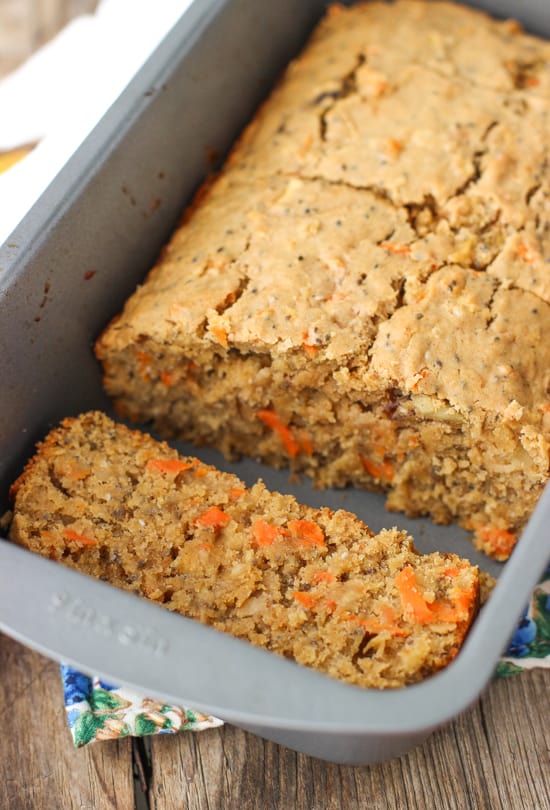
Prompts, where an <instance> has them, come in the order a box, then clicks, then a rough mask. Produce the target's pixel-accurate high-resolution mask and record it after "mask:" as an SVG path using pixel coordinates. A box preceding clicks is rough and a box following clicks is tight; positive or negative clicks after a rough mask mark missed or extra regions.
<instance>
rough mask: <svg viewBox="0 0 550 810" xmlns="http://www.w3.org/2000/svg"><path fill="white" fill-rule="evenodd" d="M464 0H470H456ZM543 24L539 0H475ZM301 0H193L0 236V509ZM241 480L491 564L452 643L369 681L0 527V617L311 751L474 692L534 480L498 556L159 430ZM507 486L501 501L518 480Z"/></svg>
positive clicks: (339, 758) (426, 713)
mask: <svg viewBox="0 0 550 810" xmlns="http://www.w3.org/2000/svg"><path fill="white" fill-rule="evenodd" d="M473 5H474V4H473ZM475 5H477V6H478V7H483V8H486V9H487V10H489V11H491V12H493V13H495V14H500V15H507V14H515V13H516V12H517V11H519V10H520V9H521V16H522V22H523V23H524V25H525V26H526V27H527V28H529V29H531V30H533V31H534V32H536V33H540V34H542V35H550V12H549V11H548V9H547V6H546V2H545V0H540V2H535V0H533V1H532V2H529V0H525V2H524V3H522V4H521V7H518V8H517V7H516V4H515V3H513V2H498V0H495V2H486V3H479V4H475ZM324 9H325V3H324V2H321V0H300V2H299V3H296V2H295V0H279V2H277V3H271V2H269V0H262V1H261V2H260V0H197V2H195V3H194V5H193V6H191V8H190V9H189V10H188V11H187V12H186V13H185V14H184V16H183V17H182V18H181V20H180V21H179V22H178V23H177V25H176V26H175V27H174V28H173V30H172V31H171V32H170V33H169V35H168V36H167V37H166V39H165V40H164V41H163V43H162V44H161V46H160V47H159V48H158V49H157V51H156V52H155V53H154V54H153V55H152V57H151V58H150V59H149V60H148V61H147V63H146V64H145V65H144V67H143V68H142V69H141V70H140V71H139V73H138V74H137V75H136V77H135V78H134V79H133V81H132V82H131V83H130V84H129V86H128V87H127V89H126V90H125V91H124V92H123V94H122V95H121V96H120V98H119V99H118V100H117V101H116V103H115V104H114V105H113V106H112V108H111V109H110V110H109V111H108V112H107V114H106V115H105V116H104V118H103V119H102V120H101V121H100V122H99V124H98V125H97V127H96V128H95V129H94V131H93V132H92V133H91V134H90V136H89V137H88V138H87V139H86V141H85V142H84V143H83V145H82V146H81V147H80V148H79V149H78V151H77V152H76V153H75V154H74V156H73V157H72V158H71V159H70V160H69V162H68V163H67V165H66V166H65V168H64V169H63V170H62V171H61V173H60V174H59V175H58V176H57V177H56V179H55V180H54V182H53V183H52V184H51V186H50V187H49V188H48V189H47V190H46V192H45V193H44V195H43V196H42V197H41V199H40V200H39V201H38V202H37V204H36V205H35V206H34V207H33V209H32V210H31V211H30V213H29V214H28V215H27V216H26V218H25V219H24V220H23V222H22V223H21V224H20V226H19V227H18V228H17V229H16V231H15V232H14V233H13V234H12V236H11V237H10V239H9V240H8V241H7V243H6V244H5V245H4V246H3V247H2V248H1V249H0V349H1V351H0V368H1V379H2V395H1V399H0V499H1V503H0V507H1V508H2V510H3V509H6V508H8V503H7V492H8V488H9V485H10V483H11V482H12V481H13V480H14V479H15V478H16V477H17V475H18V474H19V473H20V472H21V470H22V467H23V464H24V462H25V460H26V459H27V458H28V457H29V456H30V455H31V454H32V452H33V448H34V444H35V442H36V441H38V440H40V439H41V438H42V437H43V436H44V435H45V434H46V432H47V431H48V430H49V429H50V427H52V426H53V425H55V424H56V423H57V422H58V421H59V420H60V419H62V418H63V417H65V416H69V415H76V414H78V413H80V412H82V411H85V410H89V409H92V408H100V409H103V410H105V411H107V412H109V411H110V403H109V402H108V400H107V399H106V398H105V395H104V393H103V392H102V387H101V379H100V371H99V368H98V365H97V363H96V361H95V359H94V357H93V353H92V345H93V341H94V339H95V337H96V336H97V335H98V333H99V332H100V331H101V329H102V328H103V327H104V326H105V324H106V323H107V322H108V320H109V319H110V318H111V317H112V316H113V315H114V314H115V313H117V312H118V311H119V310H120V308H121V306H122V303H123V301H124V300H125V298H126V297H127V296H128V295H129V294H130V293H131V292H132V290H133V289H134V288H135V286H136V284H138V283H139V282H140V281H141V279H142V278H143V277H144V275H145V273H146V272H147V270H148V269H149V267H150V266H151V264H152V263H153V261H154V260H155V258H156V256H157V254H158V253H159V250H160V248H161V246H162V245H163V244H164V243H165V242H166V240H167V238H168V236H169V234H170V232H171V230H172V228H173V227H174V225H175V224H176V222H177V220H178V218H179V216H180V213H181V210H182V209H183V207H184V205H185V204H186V202H188V201H189V199H190V197H191V195H192V193H193V191H194V190H195V189H196V187H197V186H198V184H199V183H200V182H201V181H202V180H203V179H204V177H205V176H206V175H207V174H208V172H210V171H211V170H212V168H213V162H216V160H217V161H219V160H221V159H222V158H223V156H224V155H225V154H226V153H227V150H228V149H229V147H230V145H231V143H232V142H233V141H234V139H235V137H236V136H237V134H238V133H239V131H240V130H241V129H242V127H243V125H244V124H245V123H246V121H247V120H248V119H249V118H250V116H251V115H252V113H253V111H254V109H255V108H256V107H257V105H258V103H259V102H260V101H261V100H262V98H264V97H265V95H266V93H267V92H268V91H269V88H270V87H271V86H272V85H273V83H274V81H275V80H276V78H277V77H278V75H279V74H280V73H281V71H282V69H283V68H284V66H285V65H286V64H287V62H288V61H289V60H290V59H291V58H292V57H293V56H294V55H295V54H296V53H297V52H298V51H299V50H300V48H301V46H302V45H303V43H304V41H305V40H306V38H307V36H308V34H309V32H310V31H311V29H312V28H313V26H314V24H315V23H316V22H317V20H318V19H319V18H320V16H321V15H322V13H323V12H324ZM176 446H177V447H178V449H179V450H181V451H183V452H187V453H189V452H191V453H195V454H197V455H199V456H200V457H201V458H202V459H203V460H205V461H207V462H210V463H214V464H217V465H218V466H219V467H221V468H222V469H226V470H230V471H233V472H236V473H237V474H238V475H239V476H240V477H242V478H243V479H244V480H246V481H247V482H248V483H252V481H254V480H256V478H257V477H258V476H262V477H263V478H264V480H265V481H266V483H267V484H268V486H270V487H271V488H275V489H278V490H280V491H283V492H290V493H292V494H294V495H295V496H296V497H298V498H299V499H300V500H302V501H303V502H305V503H308V504H310V505H312V506H320V505H322V504H324V505H327V506H329V507H331V508H333V509H336V508H341V507H343V508H345V509H348V510H351V511H354V512H356V513H357V514H358V515H359V517H361V518H362V519H363V520H365V521H366V522H367V523H368V524H369V525H370V526H371V528H372V529H374V530H378V529H380V528H382V527H383V526H391V525H397V526H399V527H400V528H404V529H407V530H408V531H410V532H411V534H412V535H413V536H414V537H415V539H416V542H417V546H418V548H419V549H420V550H421V551H424V552H427V551H430V550H433V549H441V550H454V551H456V552H457V553H459V554H462V555H463V556H466V557H469V558H470V559H471V560H473V561H474V562H477V563H479V564H480V565H481V566H482V567H483V568H484V569H485V570H488V571H490V573H492V574H493V575H495V576H497V577H498V578H499V582H498V584H497V587H496V588H495V590H494V592H493V594H492V595H491V597H490V599H489V602H488V603H487V605H486V606H485V607H484V608H483V610H482V613H481V615H480V616H479V618H478V619H477V620H476V622H475V624H474V626H473V628H472V630H471V632H470V634H469V636H468V638H467V640H466V643H465V645H464V647H463V649H462V651H461V652H460V654H459V655H458V657H457V659H456V660H455V661H454V662H453V663H452V664H451V665H450V666H449V667H448V668H447V669H446V670H445V671H443V672H441V673H439V674H437V675H435V676H433V677H431V678H429V679H428V680H426V681H424V682H422V683H420V684H416V685H414V686H410V687H406V688H403V689H400V690H389V691H385V692H380V691H376V690H370V689H360V688H357V687H353V686H349V685H346V684H344V683H340V682H337V681H336V680H332V679H330V678H328V677H326V676H324V675H321V674H320V673H317V672H314V671H312V670H309V669H306V668H304V667H301V666H299V665H297V664H295V663H293V662H291V661H288V660H286V659H283V658H279V657H277V656H275V655H272V654H270V653H268V652H266V651H263V650H260V649H258V648H255V647H252V646H251V645H248V644H246V643H245V642H242V641H239V640H237V639H234V638H231V637H229V636H225V635H222V634H221V633H218V632H217V631H215V630H212V629H211V628H207V627H204V626H202V625H200V624H198V623H196V622H193V621H190V620H187V619H184V618H182V617H180V616H175V615H173V614H170V613H169V612H168V611H165V610H162V609H161V608H158V607H156V606H154V605H152V604H149V603H147V602H146V601H145V600H142V599H139V598H137V597H134V596H132V595H129V594H126V593H123V592H121V591H118V590H116V589H114V588H112V587H111V586H108V585H105V584H104V583H101V582H97V581H95V580H91V579H89V578H87V577H84V576H82V575H80V574H78V573H76V572H74V571H71V570H69V569H66V568H64V567H62V566H60V565H58V564H55V563H52V562H49V561H48V560H45V559H42V558H41V557H37V556H34V555H32V554H30V553H29V552H27V551H24V550H23V549H20V548H17V547H15V546H13V545H12V544H10V543H8V542H6V541H5V540H0V629H2V630H3V631H4V632H6V633H8V634H10V635H12V636H13V637H15V638H17V639H19V640H21V641H22V642H24V643H26V644H28V645H29V646H31V647H34V648H36V649H37V650H39V651H41V652H43V653H45V654H46V655H49V656H51V657H54V658H57V659H59V660H63V661H66V662H68V663H70V664H73V665H74V666H76V667H78V668H80V669H81V670H83V671H85V672H93V673H97V674H99V675H101V676H102V677H104V678H106V679H107V680H111V681H114V682H118V683H121V684H125V685H128V686H132V687H135V688H138V689H140V690H143V691H145V692H146V693H147V694H149V695H152V696H158V697H160V698H162V699H164V700H168V701H171V702H174V703H180V704H184V705H188V706H192V707H194V708H195V709H197V710H202V711H205V712H207V713H210V714H214V715H216V716H218V717H220V718H222V719H224V720H226V721H228V722H231V723H233V724H235V725H238V726H240V727H242V728H245V729H248V730H250V731H253V732H255V733H257V734H260V735H262V736H264V737H266V738H268V739H271V740H274V741H276V742H279V743H282V744H284V745H287V746H289V747H291V748H294V749H296V750H299V751H303V752H305V753H307V754H310V755H313V756H317V757H321V758H323V759H326V760H330V761H333V762H340V763H348V764H365V763H369V762H375V761H381V760H386V759H389V758H392V757H396V756H399V755H400V754H402V753H404V752H405V751H407V750H409V749H410V748H411V747H413V746H415V745H417V744H418V743H420V742H421V741H422V740H423V739H425V737H426V736H427V735H428V734H430V733H431V732H432V731H433V730H434V729H436V728H438V727H440V726H441V725H443V724H444V723H446V722H448V721H449V720H450V719H451V718H453V717H454V716H456V715H457V714H458V713H459V712H461V711H463V710H464V709H465V708H466V707H467V706H469V705H470V704H471V703H472V702H473V701H475V700H476V699H477V698H478V697H479V695H480V693H481V691H482V690H483V689H484V687H485V686H486V684H487V683H488V681H489V680H490V678H491V675H492V673H493V671H494V668H495V666H496V663H497V661H498V658H499V655H500V654H501V652H502V650H503V649H504V647H505V645H506V642H507V640H508V638H509V637H510V636H511V634H512V632H513V630H514V626H515V623H516V621H517V618H518V616H519V615H520V613H521V611H522V609H523V607H524V605H525V603H526V602H527V600H528V598H529V596H530V593H531V590H532V588H533V587H534V586H535V584H536V582H537V580H538V578H539V576H540V574H541V572H542V570H543V569H544V567H545V565H546V564H547V562H548V557H549V556H550V549H549V548H548V542H547V535H548V528H547V527H548V525H549V524H550V490H548V489H547V491H546V493H545V494H544V495H543V497H542V498H541V500H540V502H539V505H538V507H537V510H536V512H535V514H534V516H533V518H532V520H531V522H530V523H529V525H528V527H527V528H526V530H525V532H524V534H523V536H522V537H521V539H520V541H519V543H518V546H517V548H516V550H515V551H514V554H513V556H512V558H511V560H510V561H509V562H508V563H506V565H505V566H503V565H501V564H498V563H495V562H491V561H489V560H487V559H486V558H484V557H482V556H481V555H479V554H478V553H477V552H476V551H475V550H474V548H473V546H472V545H471V543H470V542H469V541H468V539H467V537H466V534H465V532H463V531H462V530H461V529H459V528H457V527H456V526H451V527H441V526H435V525H433V524H432V523H430V521H428V520H409V519H407V518H405V517H403V516H400V515H397V514H392V515H389V514H388V513H386V512H385V510H384V503H383V498H382V496H379V495H376V494H371V493H368V492H358V491H351V490H344V491H336V490H328V491H327V490H325V491H318V490H314V489H312V487H311V486H310V485H309V483H307V482H303V481H302V482H292V481H290V480H289V475H288V472H286V471H273V470H270V469H267V468H266V467H263V466H261V465H260V464H257V463H255V462H253V461H250V460H243V461H242V462H239V463H236V464H229V463H227V462H226V461H225V460H224V459H223V458H221V456H219V455H218V454H217V453H216V452H214V451H210V450H200V449H199V450H197V449H195V448H189V447H186V446H185V445H184V444H182V443H176ZM518 497H521V495H520V494H518Z"/></svg>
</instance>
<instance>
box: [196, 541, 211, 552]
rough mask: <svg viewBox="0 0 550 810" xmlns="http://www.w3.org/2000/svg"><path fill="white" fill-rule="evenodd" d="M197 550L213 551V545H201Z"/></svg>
mask: <svg viewBox="0 0 550 810" xmlns="http://www.w3.org/2000/svg"><path fill="white" fill-rule="evenodd" d="M197 548H200V550H201V551H212V543H199V544H198V546H197Z"/></svg>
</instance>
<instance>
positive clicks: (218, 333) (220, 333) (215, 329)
mask: <svg viewBox="0 0 550 810" xmlns="http://www.w3.org/2000/svg"><path fill="white" fill-rule="evenodd" d="M210 331H211V332H212V334H213V335H214V337H215V338H216V340H217V341H218V343H221V345H222V346H223V347H224V349H227V347H228V345H229V344H228V342H227V332H226V331H225V329H223V328H222V327H221V326H212V327H211V329H210Z"/></svg>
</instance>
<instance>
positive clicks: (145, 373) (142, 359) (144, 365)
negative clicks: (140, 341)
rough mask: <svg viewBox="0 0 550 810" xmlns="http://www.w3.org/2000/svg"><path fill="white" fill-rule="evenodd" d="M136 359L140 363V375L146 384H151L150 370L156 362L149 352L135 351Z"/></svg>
mask: <svg viewBox="0 0 550 810" xmlns="http://www.w3.org/2000/svg"><path fill="white" fill-rule="evenodd" d="M135 353H136V357H137V359H138V362H139V373H140V376H141V378H142V380H143V381H144V382H149V380H150V379H151V377H150V376H149V368H150V366H151V364H152V363H153V361H154V359H155V358H154V357H153V356H152V355H151V354H148V353H147V352H142V351H141V350H140V349H136V350H135Z"/></svg>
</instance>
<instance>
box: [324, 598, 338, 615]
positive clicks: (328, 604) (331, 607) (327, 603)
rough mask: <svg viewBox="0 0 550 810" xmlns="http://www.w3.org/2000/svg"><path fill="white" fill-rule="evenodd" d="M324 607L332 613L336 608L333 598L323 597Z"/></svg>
mask: <svg viewBox="0 0 550 810" xmlns="http://www.w3.org/2000/svg"><path fill="white" fill-rule="evenodd" d="M323 605H324V607H326V609H327V610H328V612H329V613H334V611H335V610H336V608H337V604H336V602H335V601H334V599H325V601H324V602H323Z"/></svg>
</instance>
